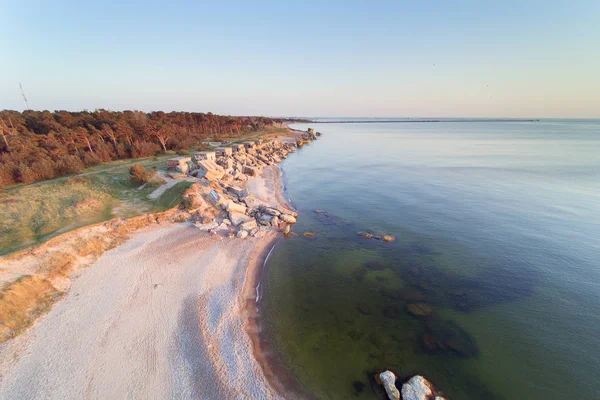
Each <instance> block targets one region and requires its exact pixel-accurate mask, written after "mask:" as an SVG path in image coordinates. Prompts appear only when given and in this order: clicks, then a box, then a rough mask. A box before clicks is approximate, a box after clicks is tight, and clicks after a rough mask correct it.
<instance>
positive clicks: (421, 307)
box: [406, 303, 433, 318]
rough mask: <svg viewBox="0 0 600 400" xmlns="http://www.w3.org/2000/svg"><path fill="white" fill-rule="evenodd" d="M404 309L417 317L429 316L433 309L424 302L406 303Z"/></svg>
mask: <svg viewBox="0 0 600 400" xmlns="http://www.w3.org/2000/svg"><path fill="white" fill-rule="evenodd" d="M406 311H407V312H408V313H409V314H410V315H412V316H414V317H417V318H429V317H431V315H432V314H433V309H432V308H431V307H430V306H428V305H427V304H425V303H413V304H407V305H406Z"/></svg>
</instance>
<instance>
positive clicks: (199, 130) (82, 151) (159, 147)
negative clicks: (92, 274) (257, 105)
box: [0, 110, 283, 188]
mask: <svg viewBox="0 0 600 400" xmlns="http://www.w3.org/2000/svg"><path fill="white" fill-rule="evenodd" d="M282 122H283V121H282V120H281V119H273V118H266V117H233V116H223V115H215V114H212V113H206V114H204V113H189V112H169V113H165V112H161V111H156V112H151V113H145V112H141V111H119V112H115V111H107V110H96V111H94V112H88V111H81V112H70V111H55V112H50V111H30V110H27V111H24V112H18V111H8V110H4V111H0V188H1V187H2V186H5V185H10V184H15V183H30V182H35V181H39V180H45V179H51V178H56V177H60V176H65V175H69V174H74V173H79V172H81V171H82V170H83V169H84V168H87V167H91V166H94V165H97V164H99V163H103V162H107V161H113V160H119V159H127V158H140V157H152V156H155V155H157V154H160V153H164V152H167V151H169V150H175V151H180V152H185V150H187V149H189V148H191V147H194V148H200V147H202V141H204V140H206V139H211V140H216V141H218V140H220V139H224V138H232V137H236V136H241V135H244V134H247V133H249V132H252V131H258V130H262V129H265V128H266V127H267V126H272V125H277V124H281V123H282Z"/></svg>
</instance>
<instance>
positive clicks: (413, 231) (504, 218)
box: [261, 120, 600, 399]
mask: <svg viewBox="0 0 600 400" xmlns="http://www.w3.org/2000/svg"><path fill="white" fill-rule="evenodd" d="M311 126H312V127H314V128H315V129H316V130H318V131H322V132H323V133H324V136H322V137H321V138H319V140H318V141H317V142H315V143H312V144H311V145H309V146H306V147H304V148H302V149H300V150H299V151H298V152H297V153H296V154H295V155H293V156H291V157H289V158H288V160H286V161H285V162H284V163H283V165H282V166H283V169H284V171H285V182H286V186H287V189H286V190H287V196H289V197H290V198H291V199H292V201H293V203H294V204H295V206H296V207H297V208H298V210H299V212H300V218H299V223H298V224H297V225H296V226H295V227H294V230H295V231H296V232H298V233H302V232H304V231H312V232H315V233H316V234H317V237H316V238H314V239H308V238H303V237H297V238H294V237H292V238H290V239H288V240H285V241H282V242H281V243H279V244H278V245H277V247H276V248H275V250H274V251H273V253H272V255H271V257H270V259H269V262H268V264H267V270H266V273H265V275H264V278H263V283H264V285H263V287H264V292H265V293H264V297H263V301H262V303H261V312H262V314H263V317H264V320H265V321H266V328H267V338H268V340H269V342H271V344H272V345H273V346H274V347H275V348H276V349H277V350H278V353H279V355H280V359H281V362H282V363H283V364H284V365H285V366H286V367H287V369H288V370H289V371H290V373H292V374H293V375H294V376H295V377H296V378H297V379H298V381H299V382H300V383H301V384H302V385H303V386H305V387H306V388H307V389H308V390H310V391H312V392H313V393H314V394H315V395H316V397H319V398H332V399H334V398H336V399H339V398H356V397H358V398H376V393H375V392H374V390H373V389H372V387H371V382H370V377H371V376H372V375H373V373H374V372H375V371H376V370H377V369H386V368H391V369H393V370H394V371H396V372H397V373H398V374H399V375H402V376H408V375H411V374H415V373H420V374H424V375H426V376H428V377H430V378H431V379H432V380H433V381H434V382H435V383H436V384H437V385H438V386H439V387H440V388H441V389H442V390H443V391H444V392H445V393H446V394H448V395H450V396H451V397H452V398H460V399H480V398H506V399H517V398H528V399H537V398H540V399H542V398H543V399H553V398H557V399H558V398H586V399H587V398H590V399H591V398H600V393H599V389H598V388H599V387H600V374H599V372H600V261H599V257H600V121H590V120H588V121H583V120H579V121H572V120H571V121H569V120H566V121H565V120H547V121H546V120H543V121H540V122H532V123H524V122H510V123H506V122H505V123H498V122H476V123H458V122H441V123H409V124H402V123H385V124H384V123H381V124H311ZM297 127H298V128H300V129H305V128H306V127H307V125H298V126H297ZM315 209H318V210H323V211H325V212H326V214H317V213H314V212H313V210H315ZM357 231H371V232H374V233H390V234H392V235H394V236H396V238H397V241H396V242H394V243H383V242H381V241H376V240H373V239H365V238H362V237H360V236H358V235H357ZM414 303H424V304H427V305H429V306H430V307H431V308H432V310H433V313H432V315H430V316H428V317H427V318H416V317H414V316H412V315H410V314H409V313H408V312H407V306H408V305H410V304H414Z"/></svg>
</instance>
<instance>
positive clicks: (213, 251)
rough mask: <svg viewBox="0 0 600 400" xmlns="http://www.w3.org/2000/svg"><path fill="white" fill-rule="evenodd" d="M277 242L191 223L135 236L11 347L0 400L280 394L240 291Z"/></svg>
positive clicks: (84, 275)
mask: <svg viewBox="0 0 600 400" xmlns="http://www.w3.org/2000/svg"><path fill="white" fill-rule="evenodd" d="M271 238H272V235H269V236H267V237H262V238H252V239H245V240H239V239H220V238H217V237H209V236H208V235H207V234H205V233H200V232H199V231H198V230H197V229H195V228H193V227H191V226H189V225H187V224H167V225H158V226H152V227H149V228H146V229H144V230H142V231H140V232H138V233H136V234H135V235H134V236H133V237H132V238H131V239H130V240H128V241H127V242H125V243H124V244H123V245H121V246H120V247H118V248H116V249H113V250H111V251H109V252H107V253H105V254H104V255H102V256H101V257H100V258H99V259H98V261H97V262H96V263H95V264H94V265H93V266H92V267H90V268H87V269H85V270H82V271H80V272H79V273H80V275H81V276H80V277H78V278H77V279H76V280H75V282H74V284H73V286H72V288H71V291H70V292H69V294H68V295H67V296H66V297H65V298H64V299H63V300H62V301H60V302H59V303H57V304H56V305H55V306H54V307H53V309H52V310H51V311H50V312H49V313H48V314H47V315H46V316H45V317H44V318H43V319H42V320H40V321H39V322H38V323H37V324H36V326H35V327H33V328H32V329H31V330H30V331H29V332H27V333H26V334H24V335H22V336H20V337H18V338H16V339H14V340H12V341H9V342H8V343H6V344H4V345H3V346H2V347H1V348H0V359H1V360H2V362H1V363H0V373H1V374H2V378H1V381H0V398H3V399H32V398H45V399H46V398H54V399H88V398H90V399H92V398H94V399H95V398H102V399H116V398H119V399H121V398H152V399H164V398H181V399H188V398H202V399H223V398H253V399H268V398H273V397H276V396H275V395H274V394H273V391H272V390H271V389H270V387H269V385H268V383H267V382H266V380H265V378H264V376H263V373H262V370H261V368H260V366H259V365H258V363H257V362H256V361H255V360H254V358H253V356H252V350H251V349H252V345H251V343H250V339H249V337H248V335H247V334H246V333H245V332H244V330H243V327H244V324H246V323H247V319H246V317H244V316H243V311H242V310H243V307H244V304H243V303H244V299H243V298H241V297H240V296H239V295H238V294H239V293H241V287H242V284H243V280H244V276H245V273H246V267H247V265H248V263H250V262H252V261H254V260H256V259H257V257H259V256H260V254H261V253H262V251H264V248H265V247H266V246H267V245H269V243H270V242H271Z"/></svg>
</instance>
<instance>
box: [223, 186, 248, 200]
mask: <svg viewBox="0 0 600 400" xmlns="http://www.w3.org/2000/svg"><path fill="white" fill-rule="evenodd" d="M227 191H228V192H230V193H233V194H234V195H236V196H238V197H245V196H247V195H248V192H246V190H245V189H243V188H241V187H239V186H235V185H232V186H229V187H228V188H227Z"/></svg>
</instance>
